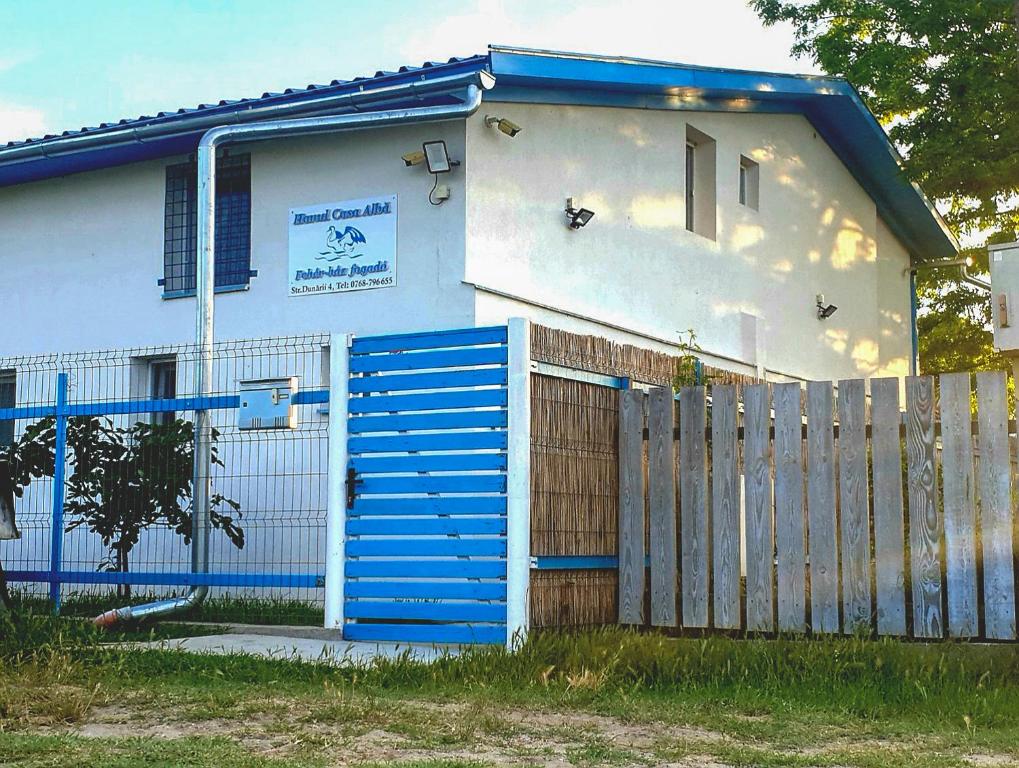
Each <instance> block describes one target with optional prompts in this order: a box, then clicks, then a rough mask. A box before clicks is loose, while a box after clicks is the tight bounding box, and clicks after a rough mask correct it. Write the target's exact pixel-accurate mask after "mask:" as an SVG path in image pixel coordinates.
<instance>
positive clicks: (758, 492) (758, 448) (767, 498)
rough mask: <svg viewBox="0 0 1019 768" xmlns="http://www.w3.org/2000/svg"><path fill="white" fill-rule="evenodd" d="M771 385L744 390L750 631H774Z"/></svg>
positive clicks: (744, 463) (754, 386)
mask: <svg viewBox="0 0 1019 768" xmlns="http://www.w3.org/2000/svg"><path fill="white" fill-rule="evenodd" d="M768 394H769V392H768V385H767V384H753V385H750V386H747V387H744V389H743V436H744V437H743V474H744V482H745V485H746V526H745V527H746V536H747V545H746V551H747V629H748V630H752V631H755V630H756V631H762V632H770V631H772V630H773V629H774V609H773V589H772V580H773V578H774V576H773V574H774V568H773V562H774V556H775V544H774V535H773V526H772V517H771V514H772V512H771V509H772V508H771V504H772V499H771V462H770V460H769V459H770V427H771V413H770V408H769V402H768V401H769V399H770V398H769V396H768Z"/></svg>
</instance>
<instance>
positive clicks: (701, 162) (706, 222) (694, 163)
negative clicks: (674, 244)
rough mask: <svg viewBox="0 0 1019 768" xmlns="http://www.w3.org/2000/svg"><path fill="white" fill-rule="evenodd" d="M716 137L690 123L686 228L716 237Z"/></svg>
mask: <svg viewBox="0 0 1019 768" xmlns="http://www.w3.org/2000/svg"><path fill="white" fill-rule="evenodd" d="M715 194H716V193H715V140H714V139H713V138H711V137H710V136H708V135H707V134H706V133H704V132H703V131H699V130H697V129H696V128H694V127H693V126H692V125H687V126H686V228H687V229H688V230H689V231H691V232H695V233H696V234H698V235H701V236H703V237H707V238H709V239H711V240H714V239H715V232H716V227H717V225H716V220H715Z"/></svg>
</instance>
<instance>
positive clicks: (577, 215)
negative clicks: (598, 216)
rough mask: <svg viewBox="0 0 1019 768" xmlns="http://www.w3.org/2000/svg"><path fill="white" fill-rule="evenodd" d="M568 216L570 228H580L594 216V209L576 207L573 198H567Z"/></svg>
mask: <svg viewBox="0 0 1019 768" xmlns="http://www.w3.org/2000/svg"><path fill="white" fill-rule="evenodd" d="M566 218H568V219H569V227H570V229H580V228H581V227H586V226H587V222H589V221H590V220H591V219H592V218H594V211H591V210H588V209H587V208H574V207H573V198H572V197H567V198H566Z"/></svg>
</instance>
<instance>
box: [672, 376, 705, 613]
mask: <svg viewBox="0 0 1019 768" xmlns="http://www.w3.org/2000/svg"><path fill="white" fill-rule="evenodd" d="M706 411H707V409H706V402H705V391H704V387H683V388H682V389H681V390H680V393H679V455H680V484H679V489H680V514H681V525H680V531H681V533H682V536H681V538H682V558H683V561H682V569H683V570H682V573H683V580H682V594H683V626H684V627H706V626H708V593H709V583H708V580H709V578H710V576H709V573H710V571H709V570H708V462H707V447H706V445H705V439H704V431H705V429H706V428H707V413H706Z"/></svg>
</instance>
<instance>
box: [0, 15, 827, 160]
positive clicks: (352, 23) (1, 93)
mask: <svg viewBox="0 0 1019 768" xmlns="http://www.w3.org/2000/svg"><path fill="white" fill-rule="evenodd" d="M490 43H491V44H498V45H513V46H522V47H533V48H551V49H556V50H564V51H577V52H584V53H600V54H617V55H628V56H638V57H643V58H651V59H664V60H668V61H677V62H682V63H687V64H701V65H710V66H720V67H735V68H742V69H763V70H769V71H776V72H816V71H817V70H816V68H815V67H814V66H813V64H812V62H810V61H808V60H794V59H792V58H791V57H790V55H789V49H790V47H791V45H792V33H791V31H790V29H789V28H787V27H773V28H768V29H765V28H763V27H762V25H761V23H760V21H759V20H758V18H757V16H756V15H755V14H754V13H753V11H751V10H750V9H749V8H748V7H747V5H746V2H745V0H710V2H705V1H704V0H671V2H670V1H669V0H621V1H620V0H612V1H610V0H588V2H584V3H568V2H565V3H564V2H558V3H555V2H550V0H505V1H503V0H428V2H421V1H420V0H418V2H414V1H412V0H369V1H368V2H351V1H350V0H284V1H283V2H281V1H280V0H206V1H205V2H194V1H190V0H188V1H185V0H177V1H176V2H171V1H170V0H134V1H133V2H130V3H128V2H111V1H110V0H89V2H78V1H76V0H75V1H72V0H63V1H62V2H58V1H57V0H29V1H28V2H26V1H25V0H0V143H2V142H7V141H12V140H21V139H25V138H28V137H36V136H41V135H43V134H45V133H59V132H60V131H64V130H73V129H78V128H81V127H82V126H93V125H98V124H99V123H101V122H113V121H116V120H119V119H121V118H124V117H129V118H130V117H137V116H139V115H143V114H145V115H149V114H154V113H155V112H159V111H169V110H173V109H177V108H178V107H182V106H194V105H197V104H199V103H203V102H216V101H219V100H220V99H236V98H242V97H250V96H259V95H261V94H262V93H263V92H265V91H279V90H283V89H284V88H288V87H302V86H304V85H306V84H308V83H328V82H329V81H330V80H333V79H341V80H343V79H350V78H352V77H355V76H358V75H371V74H373V73H374V72H375V71H376V70H379V69H395V68H396V67H399V66H400V65H402V64H415V65H416V64H420V63H422V62H424V61H427V60H445V59H447V58H449V57H450V56H467V55H471V54H474V53H484V52H485V50H486V49H487V46H488V45H489V44H490Z"/></svg>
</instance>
